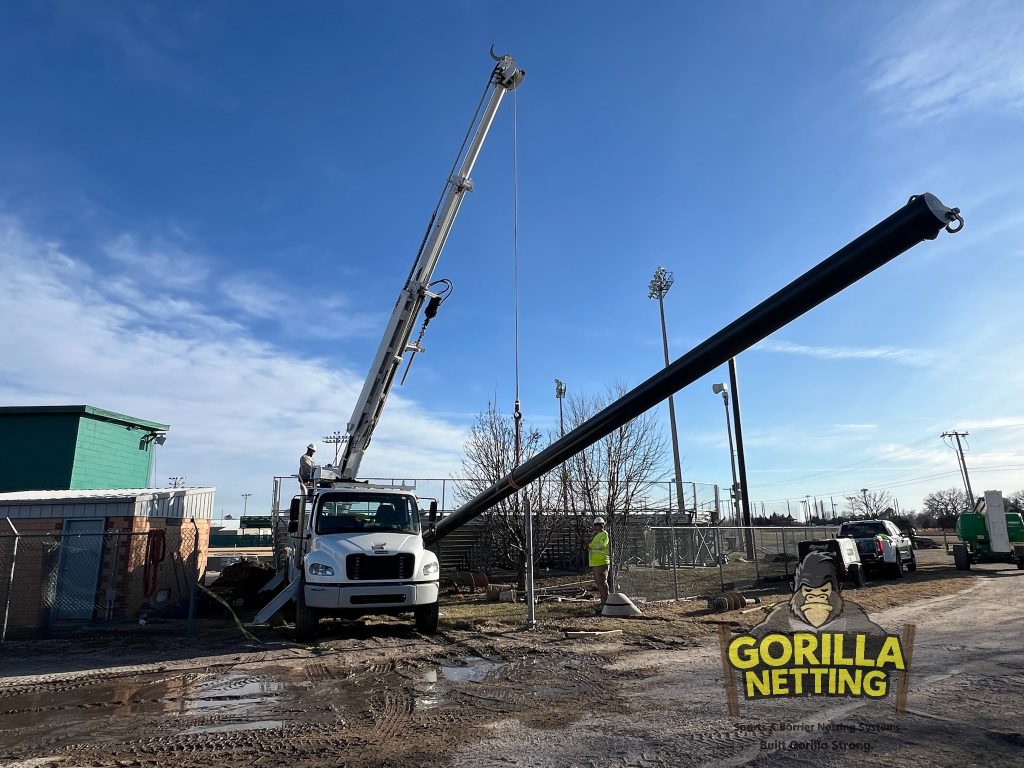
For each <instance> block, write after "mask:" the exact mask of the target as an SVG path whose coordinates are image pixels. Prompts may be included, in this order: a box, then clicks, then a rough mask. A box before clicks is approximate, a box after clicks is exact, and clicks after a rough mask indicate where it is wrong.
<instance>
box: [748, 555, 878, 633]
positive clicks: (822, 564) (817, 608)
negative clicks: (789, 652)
mask: <svg viewBox="0 0 1024 768" xmlns="http://www.w3.org/2000/svg"><path fill="white" fill-rule="evenodd" d="M808 630H810V631H813V632H867V633H870V634H879V635H884V634H885V630H884V629H882V628H881V627H880V626H878V625H877V624H875V623H874V622H873V621H871V619H869V618H868V615H867V614H866V613H865V612H864V609H863V608H861V607H860V606H859V605H857V604H856V603H850V602H847V601H845V600H843V596H842V594H841V593H840V591H839V575H838V573H837V572H836V564H835V562H834V561H833V560H832V558H831V557H830V556H829V555H828V554H826V553H824V552H810V553H808V554H807V556H806V557H805V558H804V559H803V562H802V563H800V566H799V567H798V568H797V569H796V575H795V577H794V579H793V596H792V597H791V598H790V599H789V601H788V602H786V603H782V604H780V605H777V606H775V607H774V608H773V609H772V610H771V612H770V613H769V614H768V616H767V617H766V618H765V620H764V621H762V622H761V623H760V624H758V625H757V626H755V627H753V628H752V629H751V630H750V634H751V635H754V636H758V637H763V636H764V635H767V634H770V633H773V632H781V633H791V632H807V631H808Z"/></svg>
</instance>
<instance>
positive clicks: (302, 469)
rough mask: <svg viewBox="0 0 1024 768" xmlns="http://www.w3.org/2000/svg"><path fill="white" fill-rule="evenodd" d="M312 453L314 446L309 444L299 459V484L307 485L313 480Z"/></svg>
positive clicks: (313, 464) (314, 463) (313, 463)
mask: <svg viewBox="0 0 1024 768" xmlns="http://www.w3.org/2000/svg"><path fill="white" fill-rule="evenodd" d="M314 453H316V446H315V445H313V444H312V443H310V444H309V445H307V446H306V452H305V453H304V454H302V455H301V456H300V457H299V480H300V482H303V483H309V482H311V481H312V480H313V470H314V469H315V468H316V461H315V460H314V458H313V454H314Z"/></svg>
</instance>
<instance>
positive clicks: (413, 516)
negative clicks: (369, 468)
mask: <svg viewBox="0 0 1024 768" xmlns="http://www.w3.org/2000/svg"><path fill="white" fill-rule="evenodd" d="M359 531H392V532H395V533H419V532H420V516H419V511H418V510H417V509H416V502H415V501H414V500H413V499H411V498H410V497H408V496H402V495H399V494H394V495H386V494H380V493H374V494H369V493H367V494H359V493H346V494H345V495H344V496H343V497H342V496H336V497H333V498H332V497H331V496H327V497H325V498H324V500H323V501H322V502H321V503H320V508H319V509H318V510H317V515H316V532H317V533H318V534H324V533H355V532H359Z"/></svg>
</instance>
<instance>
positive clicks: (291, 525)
mask: <svg viewBox="0 0 1024 768" xmlns="http://www.w3.org/2000/svg"><path fill="white" fill-rule="evenodd" d="M301 504H302V497H300V496H296V497H295V498H294V499H292V503H291V506H290V507H288V533H297V532H298V530H299V510H300V509H301V506H300V505H301Z"/></svg>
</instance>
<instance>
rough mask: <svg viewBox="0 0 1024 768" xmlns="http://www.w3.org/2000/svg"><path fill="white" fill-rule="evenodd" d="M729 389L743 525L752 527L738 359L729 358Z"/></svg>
mask: <svg viewBox="0 0 1024 768" xmlns="http://www.w3.org/2000/svg"><path fill="white" fill-rule="evenodd" d="M729 389H731V390H732V423H733V429H734V430H735V431H736V463H737V464H738V465H739V470H740V504H741V509H742V510H743V524H744V525H750V524H751V523H750V494H749V493H748V492H747V458H746V456H745V455H744V453H743V421H742V420H741V419H740V384H739V381H737V377H736V358H735V357H730V358H729Z"/></svg>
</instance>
